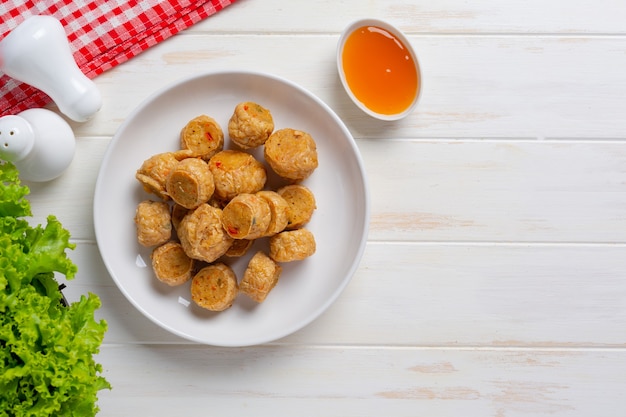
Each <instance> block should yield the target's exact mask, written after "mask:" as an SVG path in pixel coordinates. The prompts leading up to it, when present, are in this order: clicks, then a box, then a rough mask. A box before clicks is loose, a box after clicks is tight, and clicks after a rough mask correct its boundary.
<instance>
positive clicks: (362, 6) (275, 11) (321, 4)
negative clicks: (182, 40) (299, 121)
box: [190, 0, 626, 34]
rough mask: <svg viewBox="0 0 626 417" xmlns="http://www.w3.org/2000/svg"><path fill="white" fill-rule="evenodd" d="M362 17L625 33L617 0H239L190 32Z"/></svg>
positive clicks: (439, 28)
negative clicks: (346, 0)
mask: <svg viewBox="0 0 626 417" xmlns="http://www.w3.org/2000/svg"><path fill="white" fill-rule="evenodd" d="M294 16H297V18H294ZM363 17H374V18H379V19H385V20H388V21H390V22H393V23H394V24H396V25H398V26H400V27H401V28H402V29H403V30H405V31H407V32H409V33H430V32H437V33H458V32H461V33H470V34H472V33H519V34H526V33H548V32H549V33H600V34H606V33H621V34H623V33H624V31H625V29H624V24H623V22H624V21H626V8H625V7H624V4H623V3H622V2H620V1H619V0H600V1H590V0H584V1H577V2H575V3H572V2H571V1H569V2H568V1H564V0H558V1H550V2H545V1H541V0H530V1H525V2H493V1H489V0H480V1H471V2H467V1H462V0H442V1H437V2H432V1H416V0H385V1H355V2H337V1H332V0H318V1H316V2H311V1H306V0H290V1H288V2H285V1H281V0H264V1H251V0H239V1H237V2H236V3H235V4H233V5H231V6H229V7H228V8H227V9H225V10H223V11H221V12H220V13H219V14H217V15H215V16H213V17H211V18H209V19H207V20H205V21H203V22H201V23H199V24H197V25H195V26H193V27H192V28H191V29H190V31H211V32H214V31H225V32H233V31H234V32H238V33H241V32H250V33H252V34H255V33H258V32H270V33H276V32H278V33H281V32H290V33H298V32H316V33H320V32H321V33H324V32H338V31H340V30H342V29H343V28H344V27H345V26H346V25H347V24H348V22H350V21H352V20H355V19H357V18H363Z"/></svg>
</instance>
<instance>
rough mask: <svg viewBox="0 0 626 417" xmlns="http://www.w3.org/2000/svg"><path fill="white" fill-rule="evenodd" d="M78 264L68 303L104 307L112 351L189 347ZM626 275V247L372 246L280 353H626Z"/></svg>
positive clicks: (90, 254)
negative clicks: (348, 349) (343, 348)
mask: <svg viewBox="0 0 626 417" xmlns="http://www.w3.org/2000/svg"><path fill="white" fill-rule="evenodd" d="M70 256H71V257H72V259H74V260H75V262H76V263H77V265H78V267H79V274H78V276H77V278H76V279H75V280H74V281H72V282H70V283H69V287H68V289H67V290H65V291H66V294H67V297H68V299H69V300H70V301H72V300H76V299H77V298H78V297H79V296H80V294H85V293H86V292H88V291H91V292H94V293H96V294H98V295H99V296H100V297H101V299H102V303H103V308H102V309H101V310H100V311H99V313H98V314H99V317H101V318H103V319H105V320H107V322H108V323H109V330H108V332H107V335H106V339H105V340H106V342H107V343H132V344H136V343H186V341H184V340H183V339H180V338H177V337H174V336H171V335H170V334H168V333H166V332H165V331H163V330H161V329H160V328H159V327H157V326H156V325H154V324H153V323H152V322H151V321H149V320H148V319H147V318H145V317H144V316H143V315H141V314H140V313H139V312H138V311H136V310H135V308H134V307H132V306H131V304H130V303H129V302H128V301H127V300H126V299H125V298H124V296H123V295H122V294H121V292H120V291H119V290H118V289H117V288H116V287H115V286H114V284H113V281H112V280H111V279H110V278H109V276H108V273H107V271H106V270H105V268H104V265H103V264H102V262H101V260H100V258H99V255H98V253H97V249H96V246H95V245H94V244H86V243H82V242H81V243H80V244H79V245H78V247H77V249H76V250H75V251H74V252H72V253H70ZM625 270H626V245H616V246H612V245H591V246H589V245H569V246H568V245H496V244H494V245H491V244H485V245H462V244H459V245H420V244H412V243H404V244H401V243H398V244H381V243H370V244H369V245H368V246H367V249H366V253H365V257H364V259H363V261H362V263H361V265H360V268H359V269H358V271H357V273H356V275H355V276H354V278H353V281H352V282H351V283H350V285H349V286H348V288H347V289H346V290H345V292H344V293H343V294H342V295H341V296H340V297H339V299H338V301H336V303H335V304H334V305H333V306H331V307H330V309H329V310H328V311H327V312H326V313H325V314H323V315H322V316H321V317H320V318H319V319H318V320H316V321H315V322H313V323H312V324H310V325H309V326H307V327H306V328H304V329H302V330H301V331H299V332H297V333H295V334H293V335H291V336H288V337H286V338H284V339H282V340H280V341H277V342H276V343H277V344H279V345H287V346H293V345H298V346H302V345H326V346H336V345H385V346H407V345H410V346H449V347H456V346H513V347H517V346H522V347H537V346H538V347H561V346H568V347H626V336H625V335H626V324H625V323H626V303H625V302H624V301H625V300H626V289H624V285H623V278H624V272H623V271H625ZM126 279H133V277H126ZM279 285H280V284H279ZM173 302H175V301H173ZM267 302H270V300H268V301H267Z"/></svg>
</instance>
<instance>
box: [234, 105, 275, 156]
mask: <svg viewBox="0 0 626 417" xmlns="http://www.w3.org/2000/svg"><path fill="white" fill-rule="evenodd" d="M273 131H274V119H273V118H272V113H270V111H269V110H268V109H266V108H265V107H263V106H261V105H260V104H258V103H255V102H252V101H246V102H243V103H239V104H237V106H235V111H234V112H233V115H232V116H231V118H230V120H229V121H228V136H229V137H230V139H231V140H232V141H233V142H234V143H235V144H237V145H238V146H239V147H241V148H242V149H249V148H256V147H257V146H261V145H263V144H264V143H265V141H267V139H268V138H269V137H270V135H271V134H272V132H273Z"/></svg>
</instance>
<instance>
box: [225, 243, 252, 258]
mask: <svg viewBox="0 0 626 417" xmlns="http://www.w3.org/2000/svg"><path fill="white" fill-rule="evenodd" d="M253 244H254V240H248V239H235V240H234V241H233V244H232V245H230V248H228V250H227V251H226V253H225V255H226V256H228V257H229V258H240V257H242V256H243V255H245V254H246V253H247V252H248V250H249V249H250V248H251V247H252V245H253Z"/></svg>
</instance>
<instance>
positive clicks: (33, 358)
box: [0, 163, 110, 417]
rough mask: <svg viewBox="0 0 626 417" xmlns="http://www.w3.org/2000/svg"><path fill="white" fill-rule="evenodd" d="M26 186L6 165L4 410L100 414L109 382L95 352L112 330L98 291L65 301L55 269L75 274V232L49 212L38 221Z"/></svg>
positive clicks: (0, 345)
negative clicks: (71, 253)
mask: <svg viewBox="0 0 626 417" xmlns="http://www.w3.org/2000/svg"><path fill="white" fill-rule="evenodd" d="M28 193H29V190H28V188H27V187H25V186H23V185H21V184H20V182H19V179H18V175H17V170H16V169H15V167H14V166H13V165H12V164H10V163H3V164H0V416H16V417H22V416H24V417H26V416H29V417H44V416H81V417H83V416H94V415H96V413H97V412H98V407H97V393H98V391H100V390H102V389H107V388H110V384H109V383H108V381H106V379H105V378H104V377H102V376H101V373H102V366H101V365H100V364H98V363H96V362H95V359H94V356H95V355H96V354H97V353H98V352H99V348H100V345H101V344H102V340H103V338H104V334H105V332H106V330H107V324H106V322H105V321H104V320H100V321H96V320H95V318H94V315H95V311H96V310H97V309H98V308H99V307H100V305H101V303H100V299H99V298H98V296H97V295H95V294H92V293H89V294H88V295H86V296H85V295H83V296H82V297H81V298H80V300H79V301H77V302H74V303H72V304H70V305H69V306H65V305H64V304H63V303H62V302H61V301H62V295H61V292H60V291H59V289H58V288H59V286H58V282H57V281H56V279H55V274H57V273H60V274H63V275H65V276H66V278H67V279H73V278H74V277H75V275H76V273H77V267H76V265H75V264H73V263H72V261H71V260H70V259H69V258H68V257H67V254H66V250H68V249H74V248H75V245H74V244H72V243H71V242H70V234H69V232H68V231H67V230H65V229H63V227H62V225H61V223H60V222H59V221H58V220H57V219H56V218H55V217H54V216H48V218H47V223H46V225H45V226H42V225H37V226H34V227H33V226H31V225H30V224H29V223H28V221H27V220H25V219H24V218H23V217H25V216H30V215H31V207H30V203H29V201H28V200H27V199H26V198H25V196H27V195H28Z"/></svg>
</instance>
